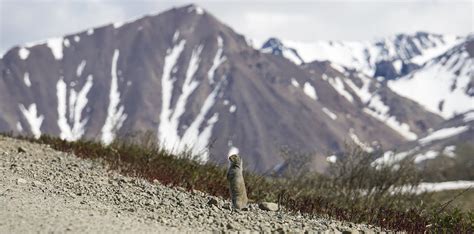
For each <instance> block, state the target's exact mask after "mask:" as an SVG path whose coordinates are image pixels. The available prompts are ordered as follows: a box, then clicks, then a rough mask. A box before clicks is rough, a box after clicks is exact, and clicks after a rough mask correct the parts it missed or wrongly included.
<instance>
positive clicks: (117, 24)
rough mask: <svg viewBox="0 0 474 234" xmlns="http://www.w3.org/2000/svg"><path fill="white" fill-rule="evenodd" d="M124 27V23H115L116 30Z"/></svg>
mask: <svg viewBox="0 0 474 234" xmlns="http://www.w3.org/2000/svg"><path fill="white" fill-rule="evenodd" d="M122 25H123V22H115V23H114V29H117V28H120V27H122Z"/></svg>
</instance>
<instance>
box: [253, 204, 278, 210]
mask: <svg viewBox="0 0 474 234" xmlns="http://www.w3.org/2000/svg"><path fill="white" fill-rule="evenodd" d="M258 207H259V208H260V209H262V210H266V211H277V210H278V204H276V203H273V202H262V203H260V204H258Z"/></svg>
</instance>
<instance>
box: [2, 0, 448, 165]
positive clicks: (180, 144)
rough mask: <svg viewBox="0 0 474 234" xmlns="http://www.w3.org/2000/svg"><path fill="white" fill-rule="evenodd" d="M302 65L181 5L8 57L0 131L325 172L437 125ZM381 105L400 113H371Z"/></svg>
mask: <svg viewBox="0 0 474 234" xmlns="http://www.w3.org/2000/svg"><path fill="white" fill-rule="evenodd" d="M308 66H309V67H300V66H297V65H296V64H294V63H292V62H290V61H288V60H287V59H284V58H283V57H281V56H276V55H273V54H266V53H261V52H259V51H258V50H255V49H253V48H252V47H250V46H249V45H248V44H247V42H246V40H245V38H244V37H243V36H241V35H239V34H237V33H236V32H234V31H233V30H232V29H231V28H229V27H227V26H226V25H224V24H222V23H220V22H219V21H218V20H217V19H216V18H214V17H213V16H212V15H210V14H209V13H208V12H206V11H204V10H203V9H201V8H199V7H197V6H195V5H189V6H185V7H181V8H175V9H172V10H169V11H166V12H164V13H161V14H159V15H153V16H146V17H144V18H141V19H138V20H136V21H133V22H129V23H125V24H110V25H107V26H104V27H99V28H95V29H89V30H86V31H83V32H80V33H77V34H72V35H67V36H65V37H63V38H56V39H50V40H47V41H46V42H44V43H37V44H34V45H33V44H30V45H26V46H18V47H14V48H12V49H11V50H9V51H8V52H7V53H6V54H5V55H4V56H3V58H2V59H1V60H0V71H1V79H0V110H1V112H2V113H1V115H0V131H12V132H14V133H22V134H33V135H34V136H36V137H39V136H40V135H41V134H52V135H58V136H60V137H61V138H63V139H66V140H76V139H80V138H87V139H96V140H101V141H102V142H103V143H105V144H108V143H110V142H111V141H112V140H113V139H115V138H116V137H117V136H124V135H127V134H130V133H134V132H145V131H151V132H152V133H153V134H154V135H156V136H157V137H158V139H159V141H160V142H161V143H162V144H163V146H164V147H166V148H168V149H173V150H183V149H186V148H188V149H190V150H191V151H192V152H193V153H197V154H200V155H201V156H202V158H201V159H202V160H203V161H206V160H212V161H214V162H218V163H225V162H227V155H228V154H229V153H236V152H239V153H241V154H243V155H248V157H246V162H245V163H246V165H247V168H248V169H249V170H258V171H265V170H267V169H269V168H273V167H274V166H275V165H278V164H279V163H281V162H282V160H283V159H282V158H281V157H280V156H279V151H280V149H281V148H283V147H285V146H287V147H290V148H292V149H298V150H299V151H300V152H303V153H311V154H313V155H314V156H315V160H316V161H317V162H325V157H326V156H327V155H328V154H332V153H334V152H341V151H342V150H343V145H344V142H345V141H354V142H356V143H358V144H363V145H366V146H367V147H366V148H367V150H369V149H370V148H371V147H375V146H377V147H378V146H380V145H381V146H383V147H393V146H396V145H398V144H401V143H403V142H405V141H407V140H409V139H413V138H416V136H417V135H419V134H422V133H423V132H424V131H425V130H426V129H428V128H433V127H434V126H435V125H436V124H438V123H439V122H440V121H441V119H440V118H439V117H438V116H436V115H433V114H431V113H429V112H426V111H424V110H423V109H422V108H420V107H419V106H418V105H417V104H416V103H411V104H407V105H406V106H408V109H407V108H405V107H404V106H405V105H404V103H405V102H406V101H407V99H404V98H401V97H400V96H398V95H396V94H394V93H392V92H390V91H383V88H382V89H380V90H379V89H378V87H377V86H379V85H380V84H379V83H380V82H378V81H367V79H368V78H367V77H366V76H363V75H361V76H360V77H357V78H355V77H354V78H350V77H351V76H355V75H351V72H348V71H346V70H345V69H344V68H342V69H341V68H340V67H337V66H335V65H334V64H333V65H328V64H324V63H321V64H319V63H313V64H309V65H308ZM346 77H347V78H346ZM351 79H352V80H353V81H352V83H353V84H351V83H350V82H349V80H351ZM374 90H376V93H377V94H378V93H383V92H386V93H387V95H385V96H380V95H379V96H376V95H373V94H374V93H375V91H374ZM367 95H369V97H368V98H366V96H367ZM372 96H373V97H372ZM391 102H402V103H400V104H399V106H400V107H402V108H401V109H396V108H395V107H390V108H389V109H387V108H386V107H385V106H384V105H382V104H380V103H391ZM371 103H372V104H371ZM407 103H408V102H407ZM399 110H405V111H399ZM407 110H410V111H407ZM348 133H349V134H348ZM207 148H209V151H207V150H206V149H207ZM323 164H324V163H322V164H321V165H322V166H321V167H323Z"/></svg>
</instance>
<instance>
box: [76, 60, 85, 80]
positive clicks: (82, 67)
mask: <svg viewBox="0 0 474 234" xmlns="http://www.w3.org/2000/svg"><path fill="white" fill-rule="evenodd" d="M85 66H86V60H82V61H81V63H80V64H79V66H77V69H76V76H77V77H80V76H81V75H82V71H84V67H85Z"/></svg>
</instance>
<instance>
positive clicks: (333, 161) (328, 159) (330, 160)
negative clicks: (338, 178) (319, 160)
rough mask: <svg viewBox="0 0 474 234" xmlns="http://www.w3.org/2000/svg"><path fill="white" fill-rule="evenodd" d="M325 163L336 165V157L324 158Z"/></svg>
mask: <svg viewBox="0 0 474 234" xmlns="http://www.w3.org/2000/svg"><path fill="white" fill-rule="evenodd" d="M326 161H328V162H330V163H336V161H337V157H336V155H331V156H329V157H326Z"/></svg>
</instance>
